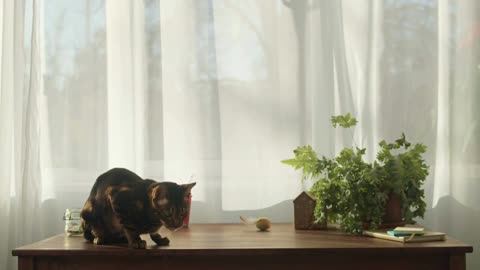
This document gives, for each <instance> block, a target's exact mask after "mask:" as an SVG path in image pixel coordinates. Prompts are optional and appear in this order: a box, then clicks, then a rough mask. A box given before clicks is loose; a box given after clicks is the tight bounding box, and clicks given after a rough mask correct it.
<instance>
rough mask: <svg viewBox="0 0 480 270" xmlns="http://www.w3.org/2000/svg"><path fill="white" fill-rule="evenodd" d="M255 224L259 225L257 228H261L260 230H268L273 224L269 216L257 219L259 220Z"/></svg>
mask: <svg viewBox="0 0 480 270" xmlns="http://www.w3.org/2000/svg"><path fill="white" fill-rule="evenodd" d="M255 226H257V229H259V230H260V231H267V230H268V229H270V227H271V226H272V224H271V222H270V220H269V219H268V218H266V217H261V218H258V219H257V221H256V222H255Z"/></svg>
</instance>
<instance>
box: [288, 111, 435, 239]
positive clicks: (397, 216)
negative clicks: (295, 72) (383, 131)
mask: <svg viewBox="0 0 480 270" xmlns="http://www.w3.org/2000/svg"><path fill="white" fill-rule="evenodd" d="M331 122H332V125H333V127H335V128H336V127H338V126H340V127H342V128H347V129H348V128H351V127H354V126H355V125H356V124H357V122H358V121H357V120H356V119H355V118H353V117H351V115H350V114H349V113H347V114H346V115H344V116H343V115H339V116H333V117H332V119H331ZM379 146H380V150H379V152H378V153H377V156H376V160H374V161H373V162H367V161H365V159H364V155H365V152H366V149H365V148H359V147H357V146H356V145H355V146H354V147H346V148H344V149H342V150H341V151H340V153H339V154H338V155H337V156H335V157H333V158H328V157H325V156H322V157H318V155H317V153H316V152H315V151H314V150H313V148H312V147H311V146H309V145H307V146H302V147H298V148H297V149H295V150H294V151H293V152H294V155H295V157H294V158H292V159H287V160H283V161H282V162H283V163H285V164H288V165H290V166H292V167H294V168H295V169H297V170H299V169H301V170H302V181H304V180H306V179H311V180H313V181H315V182H314V184H313V186H312V188H311V190H310V194H312V195H313V196H314V197H315V198H316V207H315V212H314V216H315V219H316V222H323V223H324V222H325V221H328V222H333V223H338V224H339V225H340V226H341V228H342V229H343V230H345V231H346V232H350V233H361V232H362V231H363V230H364V229H376V228H378V227H379V226H380V225H382V224H383V225H390V226H398V225H401V224H405V223H414V220H413V219H414V218H416V217H423V214H424V212H425V206H426V205H425V202H424V190H423V188H422V185H423V183H424V181H425V178H426V177H427V175H428V166H427V164H426V163H425V160H424V158H423V156H422V155H423V154H424V153H425V151H426V146H425V145H423V144H420V143H418V144H414V145H412V144H411V143H409V142H408V141H407V140H406V137H405V134H402V136H401V137H400V138H399V139H398V140H396V141H395V142H393V143H387V142H385V141H381V142H380V143H379ZM385 223H387V224H385Z"/></svg>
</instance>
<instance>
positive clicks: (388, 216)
mask: <svg viewBox="0 0 480 270" xmlns="http://www.w3.org/2000/svg"><path fill="white" fill-rule="evenodd" d="M402 217H403V215H402V200H401V198H400V196H399V195H398V194H395V193H393V192H391V193H390V194H389V195H388V200H387V202H386V204H385V215H384V216H383V218H382V220H383V221H382V224H380V225H379V228H394V227H398V226H403V225H405V222H403V221H402Z"/></svg>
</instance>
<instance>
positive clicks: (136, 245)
mask: <svg viewBox="0 0 480 270" xmlns="http://www.w3.org/2000/svg"><path fill="white" fill-rule="evenodd" d="M128 247H129V248H133V249H146V248H147V242H146V241H145V240H137V241H134V242H131V243H129V244H128Z"/></svg>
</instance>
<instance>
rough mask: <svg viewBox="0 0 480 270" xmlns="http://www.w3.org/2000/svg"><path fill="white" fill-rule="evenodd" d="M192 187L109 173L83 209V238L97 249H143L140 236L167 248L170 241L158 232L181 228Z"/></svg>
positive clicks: (126, 173) (122, 171) (118, 171)
mask: <svg viewBox="0 0 480 270" xmlns="http://www.w3.org/2000/svg"><path fill="white" fill-rule="evenodd" d="M194 185H195V183H192V184H186V185H177V184H175V183H172V182H155V181H153V180H150V179H145V180H143V179H142V178H140V177H139V176H138V175H136V174H135V173H133V172H131V171H129V170H127V169H121V168H115V169H111V170H109V171H107V172H106V173H104V174H102V175H100V176H99V177H98V178H97V180H96V182H95V184H94V185H93V188H92V191H91V192H90V196H89V197H88V199H87V201H86V202H85V205H84V207H83V209H82V212H81V218H82V226H83V229H84V237H85V239H87V240H88V241H91V242H93V243H94V244H99V245H100V244H115V243H128V245H129V247H130V248H145V247H146V245H145V244H146V243H145V241H144V240H142V239H141V238H140V234H146V233H148V234H150V237H151V238H152V240H153V241H154V242H155V243H156V244H157V245H168V244H169V242H170V241H169V239H168V238H166V237H161V236H160V235H159V234H158V233H157V231H158V229H160V227H161V226H165V227H167V228H169V229H175V228H178V227H181V226H182V225H183V220H184V219H185V216H186V214H187V202H188V195H189V194H190V191H191V189H192V187H193V186H194Z"/></svg>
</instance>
